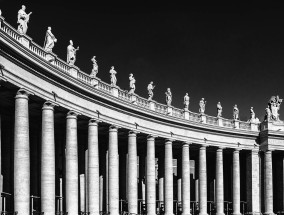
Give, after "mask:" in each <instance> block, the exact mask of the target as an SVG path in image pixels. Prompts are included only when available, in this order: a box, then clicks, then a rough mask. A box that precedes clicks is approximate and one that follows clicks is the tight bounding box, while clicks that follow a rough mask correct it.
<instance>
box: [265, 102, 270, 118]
mask: <svg viewBox="0 0 284 215" xmlns="http://www.w3.org/2000/svg"><path fill="white" fill-rule="evenodd" d="M270 119H271V110H270V107H269V105H267V108H265V117H264V120H265V121H269V120H270Z"/></svg>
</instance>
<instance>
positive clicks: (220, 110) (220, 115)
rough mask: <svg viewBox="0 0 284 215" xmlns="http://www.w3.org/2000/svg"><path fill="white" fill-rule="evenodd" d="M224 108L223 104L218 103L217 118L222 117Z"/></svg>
mask: <svg viewBox="0 0 284 215" xmlns="http://www.w3.org/2000/svg"><path fill="white" fill-rule="evenodd" d="M222 109H223V108H222V106H221V102H218V103H217V117H222Z"/></svg>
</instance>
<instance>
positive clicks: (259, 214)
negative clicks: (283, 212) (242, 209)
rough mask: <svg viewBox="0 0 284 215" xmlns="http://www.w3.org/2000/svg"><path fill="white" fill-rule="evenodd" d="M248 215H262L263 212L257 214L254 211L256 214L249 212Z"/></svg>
mask: <svg viewBox="0 0 284 215" xmlns="http://www.w3.org/2000/svg"><path fill="white" fill-rule="evenodd" d="M246 214H247V215H262V213H261V212H256V211H254V212H247V213H246Z"/></svg>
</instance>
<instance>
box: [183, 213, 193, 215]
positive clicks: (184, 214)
mask: <svg viewBox="0 0 284 215" xmlns="http://www.w3.org/2000/svg"><path fill="white" fill-rule="evenodd" d="M181 215H192V214H191V213H189V214H185V213H182V214H181Z"/></svg>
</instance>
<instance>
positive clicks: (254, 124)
mask: <svg viewBox="0 0 284 215" xmlns="http://www.w3.org/2000/svg"><path fill="white" fill-rule="evenodd" d="M258 126H259V124H258V123H254V122H251V123H250V129H251V130H252V131H258Z"/></svg>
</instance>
